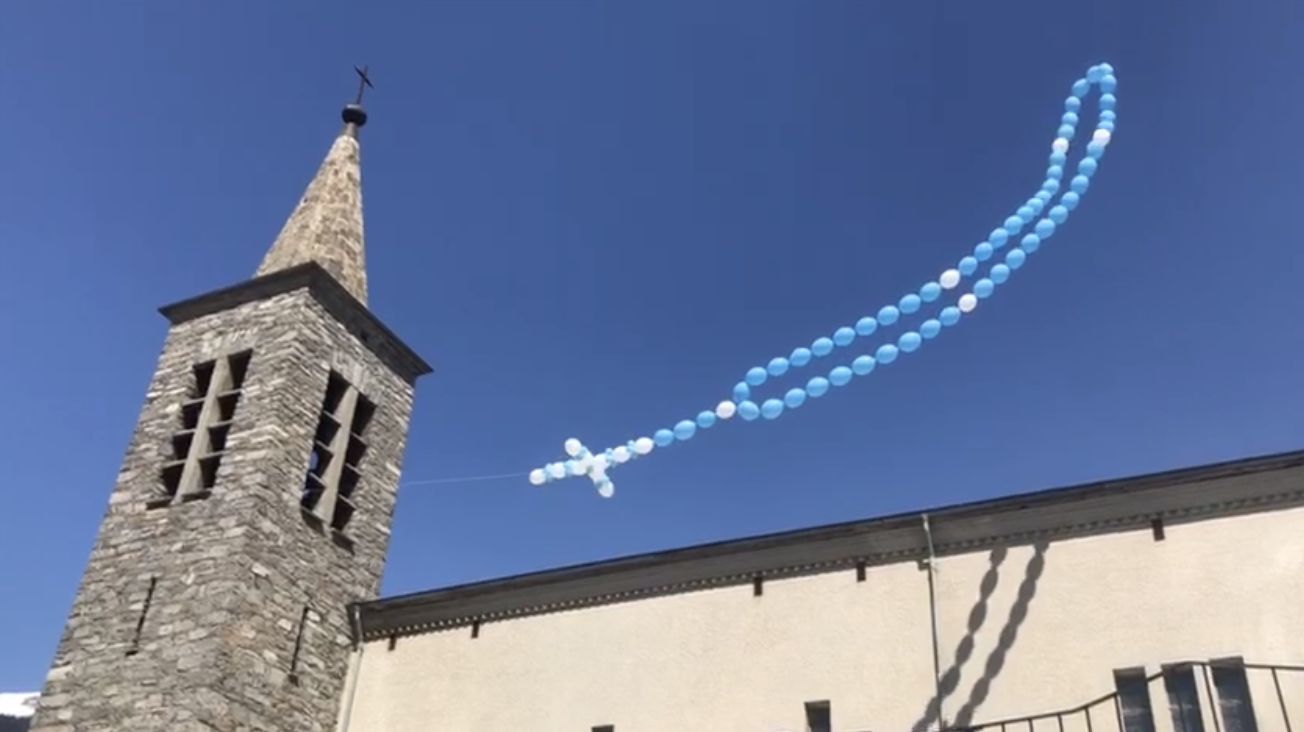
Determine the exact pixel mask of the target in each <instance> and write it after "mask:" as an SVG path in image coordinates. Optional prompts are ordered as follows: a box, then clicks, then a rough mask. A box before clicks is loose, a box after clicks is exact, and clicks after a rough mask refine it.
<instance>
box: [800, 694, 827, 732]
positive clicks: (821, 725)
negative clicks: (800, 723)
mask: <svg viewBox="0 0 1304 732" xmlns="http://www.w3.org/2000/svg"><path fill="white" fill-rule="evenodd" d="M806 730H807V732H832V730H833V712H832V710H830V709H829V703H828V702H827V701H813V702H806Z"/></svg>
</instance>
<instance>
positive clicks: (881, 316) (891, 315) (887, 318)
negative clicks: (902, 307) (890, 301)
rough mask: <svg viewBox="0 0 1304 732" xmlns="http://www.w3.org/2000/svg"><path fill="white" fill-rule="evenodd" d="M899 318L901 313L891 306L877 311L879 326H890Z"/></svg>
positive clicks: (885, 306)
mask: <svg viewBox="0 0 1304 732" xmlns="http://www.w3.org/2000/svg"><path fill="white" fill-rule="evenodd" d="M900 317H901V311H899V310H897V309H896V308H895V307H893V306H892V305H884V306H883V307H882V309H880V310H879V311H878V322H879V324H880V325H892V324H893V323H895V322H897V318H900Z"/></svg>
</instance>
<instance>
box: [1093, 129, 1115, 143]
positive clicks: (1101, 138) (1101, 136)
mask: <svg viewBox="0 0 1304 732" xmlns="http://www.w3.org/2000/svg"><path fill="white" fill-rule="evenodd" d="M1110 137H1111V135H1110V134H1109V130H1104V129H1100V130H1096V132H1095V134H1093V135H1092V136H1091V139H1092V140H1095V141H1096V142H1099V143H1100V144H1101V145H1108V144H1109V139H1110Z"/></svg>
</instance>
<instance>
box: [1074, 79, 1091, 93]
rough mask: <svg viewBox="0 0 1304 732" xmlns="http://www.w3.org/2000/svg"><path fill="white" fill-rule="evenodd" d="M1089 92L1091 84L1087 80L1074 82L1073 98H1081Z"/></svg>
mask: <svg viewBox="0 0 1304 732" xmlns="http://www.w3.org/2000/svg"><path fill="white" fill-rule="evenodd" d="M1089 91H1091V84H1090V83H1088V82H1087V80H1086V79H1078V80H1077V81H1075V82H1073V96H1075V97H1081V96H1084V95H1086V93H1087V92H1089Z"/></svg>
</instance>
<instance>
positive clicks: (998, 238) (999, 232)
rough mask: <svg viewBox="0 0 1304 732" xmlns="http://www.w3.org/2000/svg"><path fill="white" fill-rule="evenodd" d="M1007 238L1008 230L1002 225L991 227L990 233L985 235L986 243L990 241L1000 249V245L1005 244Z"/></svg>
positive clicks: (1008, 238) (1008, 237) (1008, 236)
mask: <svg viewBox="0 0 1304 732" xmlns="http://www.w3.org/2000/svg"><path fill="white" fill-rule="evenodd" d="M1009 240H1010V232H1008V231H1006V230H1005V228H1004V227H999V228H996V229H992V233H990V234H988V235H987V241H988V243H990V244H991V245H992V246H994V247H996V248H997V249H1000V248H1001V247H1003V246H1005V242H1007V241H1009Z"/></svg>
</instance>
